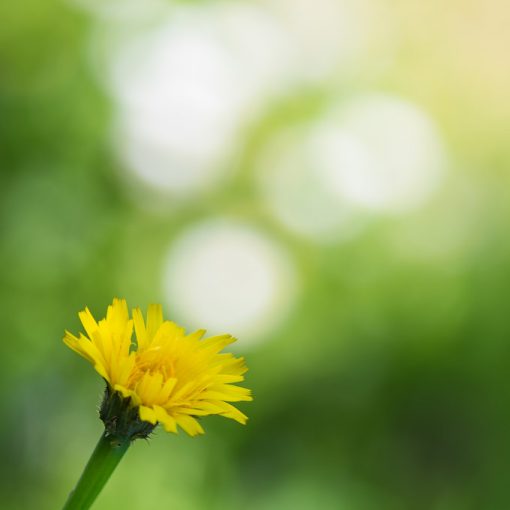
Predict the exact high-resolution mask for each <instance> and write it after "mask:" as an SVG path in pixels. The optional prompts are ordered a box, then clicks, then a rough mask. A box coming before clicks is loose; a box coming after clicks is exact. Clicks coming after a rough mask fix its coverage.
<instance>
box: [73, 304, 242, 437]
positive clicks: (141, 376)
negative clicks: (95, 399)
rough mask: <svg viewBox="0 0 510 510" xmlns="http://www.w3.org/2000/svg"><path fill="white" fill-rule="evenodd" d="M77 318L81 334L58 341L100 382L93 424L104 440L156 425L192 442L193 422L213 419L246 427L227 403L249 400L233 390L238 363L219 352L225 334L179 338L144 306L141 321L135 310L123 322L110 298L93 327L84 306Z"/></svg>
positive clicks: (123, 313)
mask: <svg viewBox="0 0 510 510" xmlns="http://www.w3.org/2000/svg"><path fill="white" fill-rule="evenodd" d="M79 317H80V320H81V322H82V324H83V327H84V329H85V332H86V335H84V334H80V335H79V336H78V337H77V336H74V335H73V334H71V333H69V332H68V331H66V332H65V336H64V342H65V343H66V345H67V346H69V347H70V348H71V349H73V350H74V351H76V352H77V353H78V354H80V355H81V356H83V357H84V358H85V359H86V360H88V361H89V362H90V363H92V364H93V365H94V368H95V369H96V371H97V372H98V373H99V374H100V375H101V376H102V377H103V378H104V379H105V380H106V382H107V390H106V394H105V399H104V401H103V404H102V407H101V418H102V419H103V421H104V422H105V426H106V429H107V430H110V434H111V435H112V436H114V435H116V434H118V435H124V436H126V435H127V436H129V437H130V438H136V437H146V436H147V435H148V434H149V433H150V432H151V431H152V429H153V428H154V427H155V426H156V425H157V423H161V424H162V425H163V426H164V428H165V429H166V430H167V431H168V432H177V428H178V427H180V428H182V429H183V430H185V431H186V432H187V433H188V434H189V435H190V436H195V435H197V434H202V433H203V432H204V430H203V428H202V426H201V425H200V423H199V422H198V420H197V417H202V416H206V415H213V414H217V415H221V416H225V417H226V418H231V419H233V420H235V421H237V422H239V423H242V424H245V423H246V420H247V417H246V415H244V414H243V413H242V412H241V411H239V410H238V409H237V408H236V407H234V406H233V405H232V404H231V402H239V401H243V400H244V401H249V400H252V397H251V395H250V390H248V389H246V388H242V387H240V386H237V385H236V383H239V382H241V381H243V380H244V373H245V372H246V371H247V368H246V365H245V363H244V360H243V358H236V357H234V356H233V355H232V354H229V353H222V352H221V351H222V350H223V349H224V348H225V347H226V346H227V345H229V344H231V343H232V342H234V341H235V338H233V337H232V336H231V335H219V336H214V337H210V338H206V339H204V338H203V336H204V334H205V330H199V331H196V332H195V333H191V334H188V335H187V334H186V333H185V331H184V329H183V328H182V327H180V326H178V325H177V324H175V323H173V322H170V321H166V320H163V313H162V308H161V305H150V306H149V308H148V312H147V320H146V321H145V320H144V317H143V315H142V312H141V311H140V309H138V308H136V309H134V310H133V314H132V318H130V317H129V312H128V307H127V304H126V301H125V300H123V299H114V300H113V303H112V304H111V305H110V306H109V307H108V310H107V313H106V318H104V319H103V320H100V321H99V322H96V320H95V319H94V317H93V316H92V314H91V313H90V311H89V310H88V308H86V309H85V310H83V311H82V312H80V313H79ZM133 330H134V333H135V336H136V342H133Z"/></svg>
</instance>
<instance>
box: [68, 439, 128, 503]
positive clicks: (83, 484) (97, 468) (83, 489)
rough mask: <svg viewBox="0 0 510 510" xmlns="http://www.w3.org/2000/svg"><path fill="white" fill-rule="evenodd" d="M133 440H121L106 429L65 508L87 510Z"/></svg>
mask: <svg viewBox="0 0 510 510" xmlns="http://www.w3.org/2000/svg"><path fill="white" fill-rule="evenodd" d="M130 443H131V441H130V440H129V439H125V440H123V441H119V440H118V439H113V438H112V437H111V436H109V437H107V432H106V431H105V432H104V433H103V435H102V436H101V438H100V439H99V441H98V443H97V446H96V448H95V450H94V452H93V453H92V456H91V457H90V459H89V461H88V463H87V465H86V466H85V470H84V471H83V473H82V475H81V478H80V479H79V480H78V483H77V484H76V487H75V488H74V490H73V491H72V492H71V493H70V494H69V497H68V498H67V501H66V504H65V505H64V508H63V510H87V509H88V508H90V506H91V505H92V503H94V501H95V499H96V498H97V496H98V494H99V493H100V492H101V489H102V488H103V487H104V485H105V484H106V482H107V481H108V479H109V478H110V475H111V474H112V473H113V471H114V470H115V468H116V467H117V464H118V463H119V462H120V460H121V459H122V457H123V456H124V454H125V453H126V451H127V449H128V448H129V445H130Z"/></svg>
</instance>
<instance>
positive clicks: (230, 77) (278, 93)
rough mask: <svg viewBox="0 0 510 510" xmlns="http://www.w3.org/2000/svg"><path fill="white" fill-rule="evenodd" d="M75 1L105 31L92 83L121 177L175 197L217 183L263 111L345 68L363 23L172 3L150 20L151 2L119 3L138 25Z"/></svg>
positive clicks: (295, 6)
mask: <svg viewBox="0 0 510 510" xmlns="http://www.w3.org/2000/svg"><path fill="white" fill-rule="evenodd" d="M76 1H78V0H76ZM79 1H80V2H82V3H84V4H86V5H88V6H89V7H90V8H92V9H98V12H99V13H101V14H100V17H102V27H103V28H102V30H103V33H105V29H106V33H105V35H104V36H103V43H104V44H103V43H102V44H101V46H102V47H103V48H106V49H105V52H106V59H105V60H106V64H105V65H106V72H105V73H103V72H101V75H106V76H108V78H107V80H106V87H107V88H108V90H109V91H110V93H111V95H112V97H113V99H114V101H115V103H116V121H115V123H114V136H113V139H114V144H115V148H116V152H117V153H118V157H119V160H120V162H121V164H122V167H123V168H126V169H127V170H129V172H130V175H131V177H134V178H135V180H136V181H137V182H136V183H142V184H145V185H146V187H147V188H148V189H149V190H151V189H152V190H157V191H158V192H163V193H167V194H170V195H173V196H179V197H189V196H195V195H196V194H197V193H200V192H203V191H207V190H210V189H211V188H213V187H214V186H218V185H220V184H221V183H222V182H223V181H224V179H225V178H227V177H228V175H229V172H230V171H231V170H232V169H233V166H234V165H233V163H234V162H235V161H236V158H237V157H238V152H239V150H240V148H241V147H242V144H243V142H244V141H245V137H246V136H247V133H248V130H249V128H250V127H251V126H252V125H253V124H254V123H256V122H257V121H258V120H260V119H261V118H262V117H263V116H264V114H265V112H266V110H267V109H268V108H270V105H271V104H273V101H274V100H278V98H282V97H285V96H286V95H287V94H289V93H292V92H293V91H294V90H295V89H296V88H299V87H300V86H303V85H307V84H309V83H310V82H312V83H313V84H314V85H317V84H319V83H321V82H327V80H330V79H331V78H332V77H333V76H335V73H337V72H338V71H339V70H342V69H343V68H344V67H345V66H348V65H351V64H352V63H353V62H356V61H357V59H358V58H359V57H360V55H361V54H362V53H363V51H364V50H365V47H366V45H367V37H368V34H370V25H371V23H369V22H368V20H367V19H365V18H364V16H363V14H362V9H360V8H359V5H358V3H357V2H354V1H353V0H316V1H311V0H292V1H289V0H270V1H261V2H259V3H256V4H246V3H236V2H217V3H210V4H199V5H185V4H178V3H176V4H173V5H172V6H171V9H170V8H169V9H167V10H166V11H161V15H160V16H159V17H156V18H155V19H154V16H155V14H154V13H158V10H159V9H160V5H159V3H158V2H157V1H156V0H152V2H151V3H150V4H149V6H148V7H147V9H146V12H145V13H143V12H142V11H141V10H143V5H142V4H140V2H139V1H138V0H130V2H129V6H130V9H131V11H132V12H133V13H136V12H138V11H140V19H143V20H145V21H144V22H141V23H140V26H139V27H137V26H136V23H135V20H136V18H135V20H134V19H133V16H126V17H124V18H122V17H119V16H117V15H113V14H112V13H116V12H117V11H116V6H117V5H118V3H117V2H116V0H109V2H107V3H106V4H105V5H104V6H103V7H101V5H100V3H98V2H96V1H94V0H79ZM105 12H106V13H110V18H108V16H106V18H105ZM98 15H99V14H98ZM151 16H152V18H151ZM147 19H151V21H150V22H148V21H147ZM108 27H110V28H112V30H111V34H110V33H109V32H108ZM104 41H106V42H104ZM108 41H109V42H108ZM136 187H137V186H134V188H135V189H136Z"/></svg>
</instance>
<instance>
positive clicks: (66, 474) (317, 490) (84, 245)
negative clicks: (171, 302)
mask: <svg viewBox="0 0 510 510" xmlns="http://www.w3.org/2000/svg"><path fill="white" fill-rule="evenodd" d="M378 4H380V5H382V6H383V8H384V9H385V10H388V11H389V12H391V15H392V16H393V17H394V20H395V23H394V27H395V28H394V29H395V30H396V31H397V33H398V35H399V41H400V43H399V47H398V51H396V53H395V55H394V58H393V60H391V61H390V62H387V63H386V64H385V66H383V68H380V66H379V64H380V62H381V61H384V58H385V55H384V51H385V49H384V48H381V50H380V53H378V52H377V51H374V52H373V54H371V55H370V58H369V59H368V61H367V62H365V63H364V65H363V66H361V65H360V67H359V68H358V70H357V72H356V73H352V74H351V75H350V76H349V77H348V79H346V80H345V82H342V80H340V81H339V82H338V83H337V85H338V87H339V88H340V90H341V93H346V92H347V91H351V90H360V91H364V90H367V89H368V90H374V89H375V90H381V91H384V92H386V93H391V94H396V95H401V96H403V97H406V98H408V99H410V100H413V101H414V102H416V103H418V104H420V105H422V106H423V107H424V108H426V109H427V111H428V112H429V113H430V114H431V115H432V116H433V117H434V119H435V120H436V122H437V123H438V125H439V127H440V130H441V133H442V135H443V137H444V141H445V143H446V145H447V147H448V150H449V155H450V158H451V162H450V169H449V173H448V175H447V177H446V181H445V182H444V183H443V185H442V187H441V190H440V192H439V193H437V194H436V195H435V196H434V197H433V198H432V200H431V201H430V202H428V203H427V204H426V205H425V206H424V207H421V208H420V209H417V210H416V211H413V212H411V213H409V214H405V215H401V216H396V217H389V218H388V217H379V218H376V219H375V220H374V221H372V222H371V224H370V225H369V227H368V228H366V229H365V230H364V231H363V232H362V233H361V234H360V235H359V236H356V237H353V238H352V239H349V240H345V241H343V242H337V243H329V244H321V243H313V242H310V241H309V240H306V239H303V238H301V237H299V236H297V235H294V234H292V233H290V232H288V231H287V230H286V229H285V228H283V227H282V226H281V225H279V224H278V222H277V221H275V220H274V218H272V217H271V216H270V215H268V214H267V213H266V211H264V209H263V208H262V207H261V205H260V201H259V197H258V195H257V192H256V190H255V188H254V186H253V185H252V181H253V164H252V157H253V154H255V153H256V152H257V150H258V149H257V148H258V144H259V143H261V139H263V138H264V136H265V134H266V133H267V132H269V130H271V129H272V128H273V126H274V124H278V123H285V122H292V119H293V117H294V116H298V117H299V116H301V115H304V116H306V115H308V114H309V111H312V110H313V108H315V105H317V104H320V102H321V101H322V100H323V99H324V98H325V97H326V96H327V95H328V94H330V93H331V87H330V85H331V84H326V86H325V87H324V89H321V87H312V89H307V90H300V91H297V92H296V95H295V96H292V97H287V98H285V100H282V101H281V103H279V104H275V105H274V108H273V110H271V111H269V112H268V113H267V114H266V115H265V116H263V118H261V119H260V122H259V123H258V124H257V125H256V126H254V127H253V130H252V132H250V133H248V135H247V136H248V139H247V141H246V142H245V146H243V147H242V148H240V150H243V151H245V153H244V154H245V155H244V157H242V158H240V160H239V161H236V162H235V163H234V164H233V172H232V177H231V179H230V180H229V182H228V183H226V184H225V185H224V186H222V187H221V188H220V189H215V190H211V191H210V192H209V193H208V194H206V195H205V196H203V197H201V198H200V199H197V200H189V201H187V202H185V203H184V204H181V205H178V206H175V207H171V208H169V209H167V210H165V211H164V212H154V211H151V210H149V209H144V208H141V207H139V205H138V204H137V203H136V202H135V201H133V200H131V197H130V193H129V192H128V191H127V190H126V185H125V184H124V183H123V181H122V174H123V169H122V168H121V166H120V164H119V162H118V161H117V159H116V158H115V156H114V154H113V151H112V148H111V143H110V142H111V136H110V125H111V119H112V109H113V106H112V101H111V99H110V98H109V97H108V95H107V94H106V93H105V91H104V90H103V88H102V87H101V84H100V80H98V79H97V76H96V75H95V74H94V72H93V67H94V66H93V63H92V62H91V58H90V39H91V34H93V32H94V29H95V28H94V27H95V24H94V23H95V22H94V20H93V17H92V15H91V14H90V12H88V11H87V10H84V9H80V8H79V7H78V6H77V4H74V3H71V2H64V1H59V0H44V1H41V0H21V1H18V2H15V1H5V2H2V3H0V168H1V171H0V196H1V200H0V210H1V212H0V233H1V234H0V235H1V244H0V267H1V273H0V279H1V286H0V292H1V294H0V310H1V317H2V329H3V331H2V342H1V344H0V345H1V351H0V355H1V360H2V363H1V366H2V368H1V370H0V383H1V384H0V396H1V402H2V406H1V409H2V411H1V415H2V419H1V420H0V458H1V463H0V501H1V503H0V506H1V508H2V509H4V510H11V509H12V510H24V509H34V510H35V509H37V510H46V509H47V510H50V509H55V508H59V507H60V506H61V505H62V504H63V502H64V500H65V498H66V495H67V493H68V491H69V490H70V489H71V488H72V486H73V485H74V483H75V481H76V480H77V478H78V476H79V474H80V472H81V469H82V468H83V466H84V464H85V462H86V459H87V458H88V455H89V454H90V452H91V450H92V448H93V446H94V444H95V442H96V440H97V438H98V437H99V435H100V433H101V430H102V424H101V423H100V421H99V420H98V417H97V405H98V403H99V399H100V395H101V392H102V389H103V388H102V381H101V380H100V378H99V377H97V375H96V374H95V373H94V372H93V370H92V369H91V368H90V367H89V366H88V365H87V364H86V363H85V362H84V361H83V360H82V359H79V358H78V357H77V356H76V355H74V354H73V353H72V352H71V351H69V350H68V349H67V348H65V346H64V345H63V343H62V342H61V338H62V334H63V330H64V329H69V330H71V331H74V332H77V331H79V330H80V325H79V323H78V318H77V312H78V311H79V310H81V309H82V308H83V307H84V306H89V307H90V308H91V310H92V311H93V312H94V313H95V314H96V315H97V316H100V315H101V314H102V313H103V312H104V310H105V309H106V306H107V305H108V303H109V302H111V299H112V297H114V296H120V297H125V298H126V299H127V300H128V303H129V305H130V306H135V305H139V306H142V307H145V306H146V305H147V304H148V303H150V302H162V301H164V296H163V295H162V290H161V288H162V287H161V283H160V279H161V268H162V264H163V258H164V255H165V251H166V249H167V247H168V246H169V245H171V243H172V240H173V239H174V237H175V236H176V235H177V233H179V232H181V231H183V230H185V229H186V227H187V226H188V225H190V224H191V223H192V222H194V221H195V220H200V219H207V218H210V217H216V216H219V215H221V216H224V215H226V216H231V217H235V218H241V219H242V220H243V221H246V222H249V223H251V224H253V225H255V226H257V227H259V228H261V229H263V230H264V231H265V232H266V233H267V234H268V235H269V236H270V237H271V238H273V239H276V240H277V241H278V242H279V243H280V244H281V245H282V246H284V247H285V248H286V250H287V251H288V252H289V253H290V254H291V257H292V260H293V262H294V264H295V266H296V268H297V272H298V274H299V279H300V292H299V294H298V297H297V299H296V301H295V303H294V305H293V308H292V311H291V312H290V314H289V315H288V316H287V317H286V318H285V320H284V321H283V322H282V323H280V324H279V325H278V327H276V329H273V330H272V331H271V332H270V333H268V335H267V337H266V338H264V341H263V342H261V343H259V344H255V345H254V346H252V347H250V349H249V350H248V349H247V352H246V357H247V362H248V365H249V367H250V372H249V373H248V377H247V383H246V386H248V387H250V388H252V389H253V392H254V395H255V400H254V402H253V403H250V404H246V405H244V406H242V409H243V411H244V412H246V413H247V414H248V415H249V416H250V421H249V423H248V425H247V426H246V427H240V426H239V425H238V424H236V423H234V422H230V421H228V420H225V419H221V418H216V417H211V418H209V419H207V421H204V427H205V428H206V435H205V436H203V437H199V438H195V439H191V438H189V437H186V436H185V435H184V434H182V433H181V434H179V435H178V436H174V435H169V434H165V433H164V432H163V431H159V432H158V433H157V434H156V435H155V436H154V437H153V438H152V439H151V440H150V441H149V443H148V444H147V443H144V442H141V441H140V442H138V443H136V444H134V445H133V447H132V448H131V450H130V451H129V452H128V454H127V455H126V458H125V459H124V461H123V462H122V464H121V465H120V467H119V468H118V471H117V472H116V473H115V474H114V476H113V478H112V480H111V481H110V483H109V484H108V486H107V487H106V489H105V490H104V492H103V494H102V495H101V496H100V498H99V499H98V501H97V503H96V505H95V507H94V508H96V509H97V510H107V509H117V508H123V509H126V510H141V509H152V508H171V509H175V510H202V509H208V510H209V509H222V510H228V509H237V508H243V509H247V510H272V509H275V510H276V509H279V510H281V509H293V510H313V509H325V510H329V509H331V510H333V509H335V510H336V509H345V510H409V509H413V510H421V509H423V510H475V509H482V508H484V509H491V510H507V509H508V508H510V491H509V490H508V472H509V465H510V441H509V434H510V432H509V431H510V373H509V372H510V371H509V366H510V312H509V310H510V304H509V302H510V299H509V296H510V236H509V232H510V200H509V189H510V173H509V171H508V168H509V164H510V152H509V147H510V145H509V141H508V140H509V134H510V93H509V91H510V66H508V55H507V53H508V48H509V47H510V37H509V35H508V30H505V29H504V27H505V26H506V27H507V26H508V21H509V19H508V18H509V16H510V9H509V8H508V5H506V3H505V2H502V1H498V0H489V1H483V0H475V1H474V2H470V3H469V6H468V5H467V4H465V3H464V2H462V1H460V0H454V1H453V2H447V3H445V2H440V1H439V0H432V2H419V1H418V0H412V1H403V0H396V1H393V2H392V1H389V0H384V1H383V0H381V1H380V2H378ZM505 20H506V21H505ZM505 23H506V24H505ZM275 119H276V120H275ZM189 326H190V327H195V328H198V327H207V325H203V324H192V325H189ZM240 349H243V348H242V347H241V348H240ZM243 354H245V353H244V352H243Z"/></svg>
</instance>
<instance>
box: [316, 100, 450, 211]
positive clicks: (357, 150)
mask: <svg viewBox="0 0 510 510" xmlns="http://www.w3.org/2000/svg"><path fill="white" fill-rule="evenodd" d="M312 145H313V152H314V154H315V155H316V158H317V168H318V171H319V172H321V174H322V176H323V178H324V179H325V180H326V181H327V182H328V184H329V186H331V187H332V189H334V190H336V191H337V193H338V196H339V197H343V198H345V199H346V200H348V201H350V202H351V203H354V204H357V205H359V206H361V207H364V208H367V209H370V210H373V211H378V212H390V213H391V212H395V213H400V212H405V211H409V210H412V209H415V208H417V207H419V206H421V205H422V204H423V203H424V202H425V201H426V200H427V199H428V198H429V197H430V196H431V194H432V193H433V192H434V190H435V189H437V187H438V186H439V184H440V182H441V179H442V177H443V174H444V170H445V167H446V156H445V151H444V148H443V143H442V140H441V136H440V134H439V132H438V130H437V128H436V126H435V124H434V122H433V121H432V120H431V118H430V117H429V116H428V115H427V114H426V113H425V112H424V111H423V110H422V109H420V108H419V107H418V106H416V105H414V104H412V103H411V102H409V101H405V100H403V99H400V98H397V97H393V96H386V95H382V94H373V95H367V96H361V97H357V98H354V99H353V100H351V101H350V102H349V103H347V104H346V105H345V106H339V107H337V108H333V109H332V110H331V111H330V112H328V114H326V116H325V118H323V119H322V120H321V121H320V122H319V124H318V125H317V126H316V128H315V129H314V132H313V139H312Z"/></svg>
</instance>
